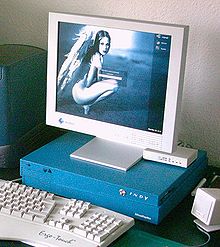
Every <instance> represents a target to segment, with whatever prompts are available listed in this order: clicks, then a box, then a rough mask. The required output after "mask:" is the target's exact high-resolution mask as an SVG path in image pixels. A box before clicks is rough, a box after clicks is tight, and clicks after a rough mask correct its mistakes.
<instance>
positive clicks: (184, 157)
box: [143, 146, 198, 168]
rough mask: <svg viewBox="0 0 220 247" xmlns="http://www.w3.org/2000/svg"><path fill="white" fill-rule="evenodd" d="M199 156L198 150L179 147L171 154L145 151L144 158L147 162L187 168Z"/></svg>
mask: <svg viewBox="0 0 220 247" xmlns="http://www.w3.org/2000/svg"><path fill="white" fill-rule="evenodd" d="M197 155H198V150H197V149H192V148H186V147H179V146H178V147H177V150H176V151H175V152H173V153H171V154H169V153H165V152H159V151H155V150H151V149H145V150H144V151H143V158H144V159H146V160H152V161H156V162H161V163H165V164H170V165H175V166H181V167H185V168H186V167H188V166H189V165H190V164H191V163H192V162H193V161H194V160H195V159H196V158H197Z"/></svg>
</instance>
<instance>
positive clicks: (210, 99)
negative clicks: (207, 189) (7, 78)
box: [0, 0, 220, 166]
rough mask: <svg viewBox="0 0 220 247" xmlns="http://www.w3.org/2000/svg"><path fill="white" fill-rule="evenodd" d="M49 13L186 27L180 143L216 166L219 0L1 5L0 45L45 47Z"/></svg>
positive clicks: (5, 0) (17, 1)
mask: <svg viewBox="0 0 220 247" xmlns="http://www.w3.org/2000/svg"><path fill="white" fill-rule="evenodd" d="M49 11H57V12H72V13H83V14H93V15H104V16H114V17H123V18H131V19H142V20H151V21H160V22H169V23H179V24H187V25H189V26H190V36H189V45H188V55H187V64H186V73H185V85H184V94H183V104H182V122H181V130H180V136H179V138H180V139H181V140H184V141H186V142H188V143H190V144H191V145H192V146H194V147H195V148H200V149H205V150H207V152H208V156H209V163H210V164H211V165H215V166H220V159H219V156H220V131H219V128H220V48H219V47H220V18H219V16H220V1H219V0H209V1H207V0H205V1H204V0H185V1H178V0H166V1H164V0H154V1H153V0H138V1H137V0H136V1H135V0H105V1H102V0H77V1H75V0H71V1H70V0H59V1H58V0H1V8H0V44H3V43H23V44H31V45H35V46H39V47H42V48H47V18H48V12H49Z"/></svg>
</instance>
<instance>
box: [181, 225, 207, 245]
mask: <svg viewBox="0 0 220 247" xmlns="http://www.w3.org/2000/svg"><path fill="white" fill-rule="evenodd" d="M196 227H197V229H198V230H199V231H200V232H202V233H204V234H205V235H206V236H207V237H208V239H207V240H206V242H205V243H203V244H200V245H184V246H183V247H203V246H206V245H207V244H208V243H209V242H210V240H211V236H210V234H209V233H208V232H206V231H205V230H203V229H202V228H200V227H199V226H196Z"/></svg>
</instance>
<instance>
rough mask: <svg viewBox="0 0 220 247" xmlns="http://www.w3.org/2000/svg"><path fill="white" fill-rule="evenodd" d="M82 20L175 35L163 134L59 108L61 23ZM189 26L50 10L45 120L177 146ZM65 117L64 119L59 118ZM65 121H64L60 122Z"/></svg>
mask: <svg viewBox="0 0 220 247" xmlns="http://www.w3.org/2000/svg"><path fill="white" fill-rule="evenodd" d="M59 22H67V23H79V24H87V25H94V26H102V27H111V28H121V29H127V30H135V31H143V32H151V33H162V34H166V35H171V36H172V42H171V49H170V63H169V71H168V81H167V91H166V102H165V111H164V121H163V133H162V134H158V133H153V132H149V131H143V130H138V129H132V128H129V127H124V126H119V125H116V124H110V123H106V122H101V121H97V120H91V119H88V118H82V117H78V116H73V115H68V114H65V113H61V112H57V111H56V79H57V78H56V77H57V48H58V23H59ZM187 38H188V27H187V26H183V25H172V24H164V23H154V22H146V21H144V22H141V21H134V20H125V19H114V18H107V17H96V16H86V15H76V14H65V13H52V12H51V13H49V26H48V72H47V105H46V123H47V124H48V125H52V126H55V127H59V128H63V129H68V130H72V131H77V132H82V133H85V134H89V135H94V136H97V137H100V138H103V139H107V140H111V141H116V142H120V143H125V144H129V145H134V146H138V147H141V148H143V149H144V148H150V149H154V150H159V151H163V152H169V153H170V152H172V151H174V150H175V148H176V143H177V130H178V128H177V127H178V120H179V117H180V116H179V115H180V103H181V98H182V97H181V96H182V88H183V77H184V69H185V68H184V67H185V58H186V46H187ZM60 119H62V121H59V120H60ZM61 122H62V123H61Z"/></svg>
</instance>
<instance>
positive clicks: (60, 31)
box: [46, 13, 188, 171]
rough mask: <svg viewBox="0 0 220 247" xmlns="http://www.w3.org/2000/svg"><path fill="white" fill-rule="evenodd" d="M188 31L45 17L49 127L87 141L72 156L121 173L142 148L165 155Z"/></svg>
mask: <svg viewBox="0 0 220 247" xmlns="http://www.w3.org/2000/svg"><path fill="white" fill-rule="evenodd" d="M187 38H188V27H187V26H183V25H174V24H164V23H153V22H146V21H136V20H127V19H115V18H107V17H96V16H85V15H78V14H65V13H49V33H48V73H47V74H48V77H47V107H46V108H47V109H46V112H47V114H46V122H47V124H48V125H52V126H56V127H59V128H62V129H67V130H71V131H76V132H81V133H85V134H89V135H92V136H94V137H95V138H93V139H92V141H91V142H89V143H87V144H86V145H84V146H83V147H81V148H80V149H79V150H77V151H76V152H74V153H73V154H71V155H70V156H71V157H72V158H80V159H83V160H86V161H90V162H92V163H93V162H95V163H97V164H102V165H107V166H110V167H112V168H118V169H121V170H125V171H126V170H127V169H129V168H130V167H131V166H132V165H134V164H135V163H136V162H137V161H139V160H140V159H141V157H142V153H143V149H146V148H149V149H153V150H158V151H161V152H168V153H171V152H172V151H174V150H175V148H176V145H177V129H178V128H177V127H178V119H179V113H180V103H181V95H182V88H183V77H184V67H185V57H186V47H187Z"/></svg>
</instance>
